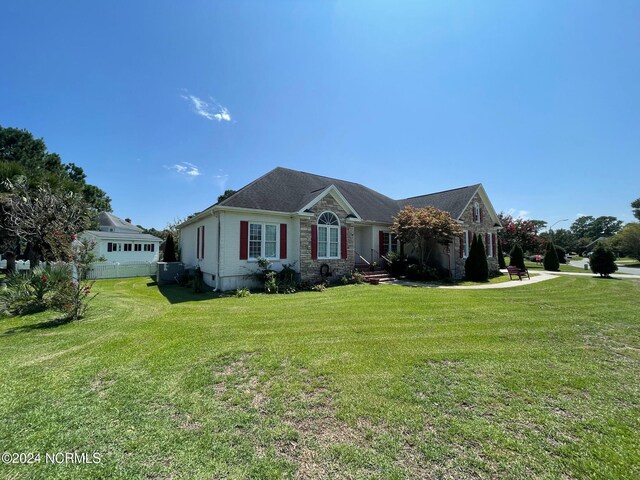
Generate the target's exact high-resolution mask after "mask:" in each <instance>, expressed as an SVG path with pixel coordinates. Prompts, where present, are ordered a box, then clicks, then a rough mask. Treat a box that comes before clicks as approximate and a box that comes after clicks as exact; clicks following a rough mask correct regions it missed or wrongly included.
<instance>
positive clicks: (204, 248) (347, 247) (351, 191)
mask: <svg viewBox="0 0 640 480" xmlns="http://www.w3.org/2000/svg"><path fill="white" fill-rule="evenodd" d="M406 205H411V206H413V207H426V206H432V207H436V208H439V209H440V210H444V211H446V212H449V213H450V215H451V216H452V217H453V218H454V219H455V220H457V221H458V222H459V223H460V225H461V226H462V228H463V231H464V234H463V235H462V236H461V237H460V238H456V239H454V241H452V242H451V243H450V244H449V245H448V246H446V247H443V246H437V251H436V253H435V254H434V255H433V257H432V258H433V261H434V262H437V263H438V264H439V265H440V266H441V267H442V268H444V269H447V270H448V271H450V272H451V275H452V276H453V277H456V278H461V277H462V276H464V263H465V260H466V258H467V255H468V253H469V246H470V244H471V240H472V235H473V234H474V233H475V234H478V235H481V236H482V238H483V241H484V244H485V248H486V253H487V257H488V262H489V267H490V269H491V270H497V269H498V260H497V232H498V230H499V229H500V228H501V226H500V220H499V218H498V215H497V214H496V212H495V210H494V208H493V206H492V205H491V202H490V200H489V197H488V195H487V193H486V192H485V190H484V188H483V186H482V185H480V184H476V185H469V186H466V187H462V188H456V189H452V190H447V191H443V192H437V193H432V194H428V195H421V196H419V197H411V198H405V199H401V200H394V199H391V198H389V197H387V196H385V195H383V194H381V193H379V192H376V191H374V190H372V189H370V188H367V187H365V186H364V185H360V184H358V183H354V182H348V181H345V180H340V179H336V178H329V177H324V176H320V175H314V174H310V173H305V172H299V171H296V170H290V169H286V168H281V167H278V168H276V169H274V170H272V171H271V172H268V173H267V174H266V175H264V176H262V177H260V178H258V179H257V180H255V181H253V182H251V183H250V184H249V185H247V186H245V187H243V188H242V189H240V190H239V191H238V192H236V193H235V194H233V195H232V196H230V197H229V198H227V199H225V200H223V201H222V202H220V203H217V204H215V205H212V206H210V207H208V208H207V209H205V210H203V211H202V212H199V213H197V214H195V215H192V216H191V217H189V218H188V219H187V220H186V221H184V222H183V223H182V224H181V225H180V226H179V228H180V250H181V261H182V262H183V263H184V264H185V266H187V267H195V266H199V267H200V269H201V271H202V272H203V279H204V281H205V283H207V284H208V285H210V286H212V287H216V288H217V289H220V290H230V289H235V288H238V287H241V286H246V285H248V283H249V280H248V274H250V273H252V272H255V271H256V270H257V260H258V258H260V257H265V258H267V259H269V260H270V261H271V262H272V265H273V267H272V268H273V269H275V270H280V269H281V268H282V266H284V265H285V264H289V265H293V268H294V269H295V270H296V272H298V273H299V274H300V278H301V279H302V280H306V281H312V282H313V281H319V280H321V279H322V275H323V272H331V275H332V276H333V278H337V279H339V278H340V277H341V276H342V275H349V274H350V273H351V272H352V270H353V269H354V268H356V267H358V265H359V264H360V265H361V264H362V263H363V262H365V263H366V262H377V263H378V264H380V263H381V258H382V256H383V255H386V253H387V252H389V251H390V250H393V251H399V250H402V249H403V248H404V247H403V246H402V245H400V244H399V242H398V241H397V239H396V238H395V236H394V235H393V234H392V233H391V224H392V223H393V216H394V215H396V214H397V213H398V212H399V211H400V210H401V209H402V208H403V207H404V206H406ZM406 253H410V252H406Z"/></svg>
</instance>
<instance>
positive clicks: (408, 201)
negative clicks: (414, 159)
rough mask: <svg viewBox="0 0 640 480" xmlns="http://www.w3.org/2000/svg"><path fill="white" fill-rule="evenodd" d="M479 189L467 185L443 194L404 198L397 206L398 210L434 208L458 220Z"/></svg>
mask: <svg viewBox="0 0 640 480" xmlns="http://www.w3.org/2000/svg"><path fill="white" fill-rule="evenodd" d="M479 187H480V184H476V185H469V186H467V187H460V188H454V189H452V190H445V191H444V192H437V193H429V194H427V195H420V196H418V197H411V198H404V199H402V200H398V205H399V207H400V208H402V207H404V206H405V205H411V206H412V207H415V208H422V207H436V208H438V209H440V210H444V211H445V212H449V214H450V215H451V216H452V217H453V218H458V217H460V215H462V212H463V211H464V208H465V207H466V206H467V204H468V203H469V200H471V198H473V195H474V194H475V193H476V191H477V190H478V188H479Z"/></svg>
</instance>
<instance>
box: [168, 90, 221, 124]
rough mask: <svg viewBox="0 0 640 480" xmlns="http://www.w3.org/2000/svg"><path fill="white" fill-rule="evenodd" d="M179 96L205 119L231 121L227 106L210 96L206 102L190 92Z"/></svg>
mask: <svg viewBox="0 0 640 480" xmlns="http://www.w3.org/2000/svg"><path fill="white" fill-rule="evenodd" d="M180 97H182V98H184V99H185V100H186V101H188V102H189V103H191V106H192V107H193V111H194V112H195V113H196V114H197V115H200V116H201V117H204V118H206V119H207V120H216V121H218V122H222V121H225V122H230V121H231V113H229V109H228V108H227V107H223V106H222V105H220V104H219V103H218V102H216V101H215V100H214V99H213V98H211V97H209V98H210V102H206V101H204V100H202V99H201V98H198V97H196V96H195V95H191V94H190V93H185V94H181V95H180Z"/></svg>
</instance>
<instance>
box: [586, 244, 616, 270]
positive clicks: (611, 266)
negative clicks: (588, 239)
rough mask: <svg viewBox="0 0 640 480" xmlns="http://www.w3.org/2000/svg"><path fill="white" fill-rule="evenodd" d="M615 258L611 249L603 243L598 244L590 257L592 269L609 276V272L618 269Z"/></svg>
mask: <svg viewBox="0 0 640 480" xmlns="http://www.w3.org/2000/svg"><path fill="white" fill-rule="evenodd" d="M615 259H616V257H615V255H614V254H613V252H612V251H611V250H609V249H608V248H606V247H605V246H604V245H602V244H598V246H596V248H594V249H593V253H592V254H591V258H590V259H589V263H590V264H591V271H592V272H593V273H599V274H600V276H601V277H608V276H609V274H611V273H613V272H615V271H616V270H618V266H617V265H616V262H615Z"/></svg>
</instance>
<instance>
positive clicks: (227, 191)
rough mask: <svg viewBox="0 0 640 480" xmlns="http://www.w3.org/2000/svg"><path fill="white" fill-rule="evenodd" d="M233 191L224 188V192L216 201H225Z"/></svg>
mask: <svg viewBox="0 0 640 480" xmlns="http://www.w3.org/2000/svg"><path fill="white" fill-rule="evenodd" d="M234 193H236V191H235V190H225V191H224V193H223V194H222V195H220V196H219V197H218V203H220V202H223V201H225V200H226V199H227V198H229V197H230V196H231V195H233V194H234Z"/></svg>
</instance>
